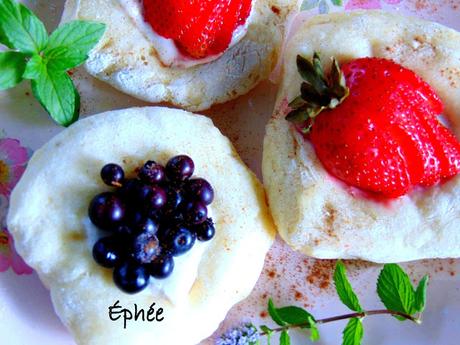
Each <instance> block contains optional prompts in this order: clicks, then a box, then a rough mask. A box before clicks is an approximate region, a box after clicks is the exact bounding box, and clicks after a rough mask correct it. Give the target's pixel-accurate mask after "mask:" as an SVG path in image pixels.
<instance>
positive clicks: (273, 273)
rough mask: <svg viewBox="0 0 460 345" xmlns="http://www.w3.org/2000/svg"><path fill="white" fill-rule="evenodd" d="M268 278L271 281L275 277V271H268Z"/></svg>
mask: <svg viewBox="0 0 460 345" xmlns="http://www.w3.org/2000/svg"><path fill="white" fill-rule="evenodd" d="M268 277H269V278H271V279H273V278H275V277H276V271H275V270H270V271H268Z"/></svg>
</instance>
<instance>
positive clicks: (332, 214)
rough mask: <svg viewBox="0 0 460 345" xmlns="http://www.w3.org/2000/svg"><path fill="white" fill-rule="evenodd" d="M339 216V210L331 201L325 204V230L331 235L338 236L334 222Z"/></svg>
mask: <svg viewBox="0 0 460 345" xmlns="http://www.w3.org/2000/svg"><path fill="white" fill-rule="evenodd" d="M336 217H337V210H336V209H335V208H334V206H333V205H331V204H330V203H326V205H324V224H325V228H324V232H325V233H326V234H327V236H329V237H333V238H337V234H336V233H335V231H334V222H335V219H336Z"/></svg>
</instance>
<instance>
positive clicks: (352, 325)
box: [342, 317, 364, 345]
mask: <svg viewBox="0 0 460 345" xmlns="http://www.w3.org/2000/svg"><path fill="white" fill-rule="evenodd" d="M363 335H364V329H363V324H362V322H361V319H358V318H356V317H354V318H352V319H350V321H348V324H347V326H346V327H345V329H344V330H343V341H342V345H360V344H361V340H362V339H363Z"/></svg>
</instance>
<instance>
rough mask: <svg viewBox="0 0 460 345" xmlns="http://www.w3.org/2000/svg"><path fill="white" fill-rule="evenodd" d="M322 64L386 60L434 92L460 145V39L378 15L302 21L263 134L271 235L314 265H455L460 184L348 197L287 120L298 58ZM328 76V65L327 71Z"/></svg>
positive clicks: (437, 28)
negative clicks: (339, 261) (385, 197)
mask: <svg viewBox="0 0 460 345" xmlns="http://www.w3.org/2000/svg"><path fill="white" fill-rule="evenodd" d="M314 51H318V52H319V53H320V54H321V56H322V59H323V61H324V62H326V61H327V62H328V63H329V61H330V59H329V58H330V57H331V56H335V57H336V58H338V60H339V62H345V61H349V60H351V59H354V58H358V57H365V56H378V57H385V58H389V59H393V60H395V61H396V62H398V63H400V64H402V65H404V66H406V67H408V68H410V69H412V70H414V71H415V72H416V73H418V74H419V75H420V76H422V77H423V78H424V79H425V80H426V81H427V82H428V83H430V84H431V85H432V86H433V87H434V88H435V89H436V91H437V92H438V94H439V95H440V97H441V98H442V100H443V102H444V105H445V112H444V115H445V117H446V118H447V119H448V121H449V122H450V124H451V126H452V129H453V130H454V132H455V134H456V135H457V137H459V136H460V34H459V33H458V32H456V31H454V30H451V29H448V28H446V27H444V26H441V25H439V24H436V23H432V22H427V21H422V20H419V19H415V18H408V17H402V16H400V15H396V14H390V13H385V12H382V11H358V12H352V13H343V14H330V15H323V16H318V17H315V18H313V19H312V20H309V21H306V22H304V23H303V24H302V25H301V27H300V28H299V29H298V31H297V32H296V33H294V35H293V37H292V39H291V40H290V42H289V43H288V47H287V49H286V55H285V57H284V59H285V60H284V63H283V68H284V71H283V81H282V85H281V88H280V92H279V95H278V100H277V107H276V110H275V112H274V115H273V117H272V118H271V120H270V122H269V123H268V125H267V128H266V136H265V140H264V153H263V177H264V183H265V186H266V189H267V192H268V198H269V204H270V208H271V211H272V215H273V217H274V220H275V223H276V225H277V227H278V231H279V233H280V234H281V236H282V237H283V239H284V240H285V241H286V242H287V243H288V244H290V245H291V246H292V247H293V248H294V249H296V250H300V251H302V252H304V253H305V254H307V255H310V256H314V257H318V258H350V259H364V260H369V261H375V262H398V261H409V260H416V259H422V258H445V257H458V256H460V232H459V231H458V228H459V226H460V176H457V177H455V178H453V179H452V180H450V181H449V182H447V183H445V184H443V185H440V186H435V187H432V188H429V189H427V190H417V191H414V192H412V193H410V194H409V195H406V196H404V197H401V198H399V199H397V200H394V201H391V202H389V203H387V204H384V203H379V202H375V201H372V200H368V199H364V198H360V197H354V196H352V195H351V194H350V193H349V192H348V191H347V190H346V189H345V188H344V187H343V185H342V184H341V183H339V182H337V181H336V180H335V179H334V178H333V177H331V176H330V175H329V174H328V173H327V172H326V171H325V170H324V168H323V167H322V165H321V163H320V162H319V160H318V159H317V157H316V154H315V152H314V150H313V148H312V146H311V144H309V143H308V142H305V141H304V140H303V139H302V138H301V137H300V136H299V135H298V133H297V132H295V131H293V130H292V128H291V127H290V125H289V123H288V122H287V121H286V120H285V119H284V116H285V115H286V112H285V110H286V104H287V100H292V99H293V98H294V97H295V96H296V95H297V94H298V93H299V89H300V83H301V79H300V76H299V75H298V72H297V68H296V64H295V58H296V55H297V54H301V55H303V56H306V57H309V56H312V54H313V52H314ZM325 67H326V68H327V67H328V66H325Z"/></svg>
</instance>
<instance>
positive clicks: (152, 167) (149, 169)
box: [138, 161, 165, 184]
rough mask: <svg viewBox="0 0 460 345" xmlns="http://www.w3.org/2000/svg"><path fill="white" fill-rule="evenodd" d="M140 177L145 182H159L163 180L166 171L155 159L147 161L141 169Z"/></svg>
mask: <svg viewBox="0 0 460 345" xmlns="http://www.w3.org/2000/svg"><path fill="white" fill-rule="evenodd" d="M138 177H139V178H140V179H141V181H143V182H144V183H148V184H157V183H160V182H161V181H163V179H164V177H165V171H164V168H163V166H162V165H161V164H158V163H156V162H154V161H147V162H146V163H145V164H144V166H143V167H142V168H141V170H139V173H138Z"/></svg>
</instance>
